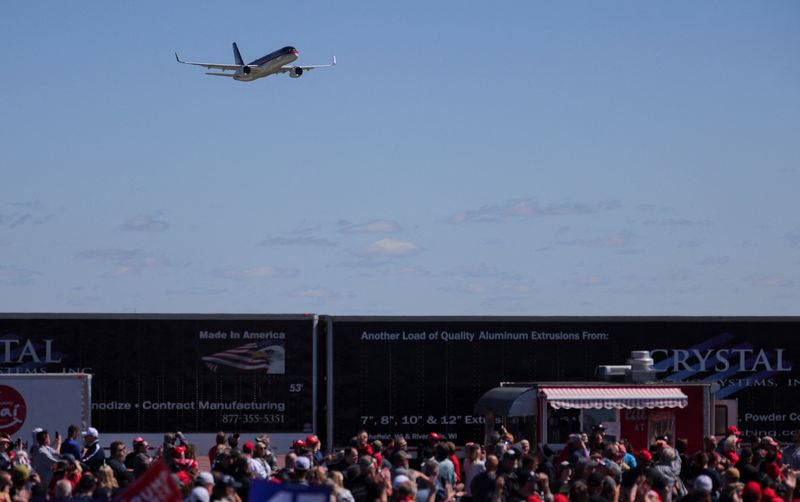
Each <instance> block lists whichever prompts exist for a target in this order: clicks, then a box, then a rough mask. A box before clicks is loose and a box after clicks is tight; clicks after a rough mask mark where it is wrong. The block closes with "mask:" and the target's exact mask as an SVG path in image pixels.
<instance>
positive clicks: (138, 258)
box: [76, 249, 171, 276]
mask: <svg viewBox="0 0 800 502" xmlns="http://www.w3.org/2000/svg"><path fill="white" fill-rule="evenodd" d="M76 258H79V259H82V260H88V261H94V262H99V263H108V264H111V265H112V266H113V267H114V269H113V271H112V272H111V275H112V276H123V275H136V274H139V273H141V272H142V271H144V270H147V269H154V268H161V267H167V266H170V265H171V263H170V261H169V260H167V259H166V258H165V257H163V256H161V255H158V254H154V253H148V252H145V251H142V250H140V249H87V250H84V251H81V252H79V253H78V254H77V255H76Z"/></svg>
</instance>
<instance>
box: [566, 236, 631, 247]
mask: <svg viewBox="0 0 800 502" xmlns="http://www.w3.org/2000/svg"><path fill="white" fill-rule="evenodd" d="M631 242H632V235H631V234H630V233H628V232H619V233H616V234H612V235H605V236H600V237H594V238H591V239H570V240H561V241H558V244H561V245H562V246H582V247H589V248H624V247H628V246H630V245H631Z"/></svg>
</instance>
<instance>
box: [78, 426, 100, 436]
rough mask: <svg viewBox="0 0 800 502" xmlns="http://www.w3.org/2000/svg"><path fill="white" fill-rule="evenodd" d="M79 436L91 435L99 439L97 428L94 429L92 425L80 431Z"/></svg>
mask: <svg viewBox="0 0 800 502" xmlns="http://www.w3.org/2000/svg"><path fill="white" fill-rule="evenodd" d="M81 436H84V437H85V436H93V437H96V438H97V439H100V433H99V432H97V429H95V428H94V427H89V428H87V429H86V430H85V431H83V432H81Z"/></svg>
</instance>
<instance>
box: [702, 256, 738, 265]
mask: <svg viewBox="0 0 800 502" xmlns="http://www.w3.org/2000/svg"><path fill="white" fill-rule="evenodd" d="M730 261H731V257H730V256H709V257H707V258H703V259H702V260H700V261H698V262H697V264H698V265H727V264H728V263H730Z"/></svg>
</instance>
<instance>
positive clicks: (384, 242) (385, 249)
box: [363, 238, 419, 256]
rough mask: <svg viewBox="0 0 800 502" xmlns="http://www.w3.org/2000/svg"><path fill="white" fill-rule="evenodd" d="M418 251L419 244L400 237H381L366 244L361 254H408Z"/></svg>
mask: <svg viewBox="0 0 800 502" xmlns="http://www.w3.org/2000/svg"><path fill="white" fill-rule="evenodd" d="M418 251H419V246H417V245H416V244H414V243H413V242H411V241H404V240H400V239H389V238H387V239H381V240H378V241H375V242H373V243H372V244H370V245H369V246H367V247H366V248H365V249H364V251H363V254H365V255H367V256H408V255H411V254H414V253H416V252H418Z"/></svg>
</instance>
